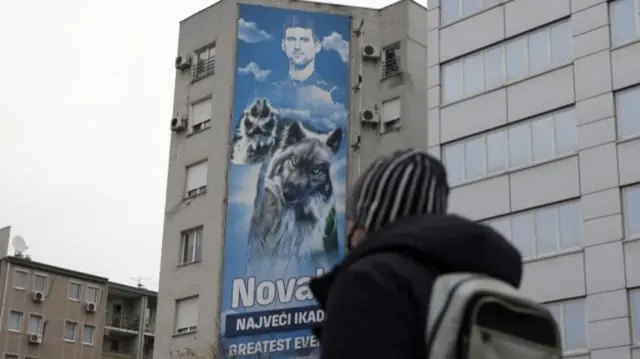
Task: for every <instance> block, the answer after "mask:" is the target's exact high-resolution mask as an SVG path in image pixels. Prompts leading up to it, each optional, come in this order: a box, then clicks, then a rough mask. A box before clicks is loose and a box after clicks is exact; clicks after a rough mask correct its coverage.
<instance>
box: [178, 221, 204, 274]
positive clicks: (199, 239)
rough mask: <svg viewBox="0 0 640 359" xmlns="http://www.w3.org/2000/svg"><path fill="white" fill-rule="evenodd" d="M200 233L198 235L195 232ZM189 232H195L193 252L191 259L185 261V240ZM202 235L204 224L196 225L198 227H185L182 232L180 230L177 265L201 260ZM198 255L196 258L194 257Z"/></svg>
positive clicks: (188, 236)
mask: <svg viewBox="0 0 640 359" xmlns="http://www.w3.org/2000/svg"><path fill="white" fill-rule="evenodd" d="M198 233H199V234H200V235H199V237H198V235H197V234H198ZM191 234H196V235H195V243H194V244H193V253H192V256H191V257H192V258H193V259H192V260H189V261H185V260H184V258H185V254H186V253H185V252H186V251H187V248H188V246H187V241H188V239H189V238H191V237H190V235H191ZM203 237H204V226H198V227H193V228H189V229H186V230H184V231H182V232H180V259H179V261H178V265H179V266H186V265H189V264H195V263H198V262H200V261H201V260H202V243H203V240H202V238H203ZM197 251H199V252H200V253H199V254H198V253H197ZM197 256H198V257H200V258H198V259H196V257H197Z"/></svg>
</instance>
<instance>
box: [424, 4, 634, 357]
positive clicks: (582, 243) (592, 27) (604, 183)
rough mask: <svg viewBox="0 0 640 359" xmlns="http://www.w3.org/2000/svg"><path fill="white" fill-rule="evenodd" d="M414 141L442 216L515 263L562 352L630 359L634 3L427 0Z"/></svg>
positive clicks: (632, 342) (632, 323) (524, 288)
mask: <svg viewBox="0 0 640 359" xmlns="http://www.w3.org/2000/svg"><path fill="white" fill-rule="evenodd" d="M428 5H429V6H428V7H429V10H428V22H427V23H428V27H429V29H428V35H427V37H428V41H427V43H428V45H429V46H428V51H427V52H428V66H429V68H428V72H427V78H428V83H429V84H428V97H427V101H428V107H429V111H428V115H427V117H428V131H427V137H428V145H429V150H430V152H431V153H433V154H434V155H436V156H440V157H441V158H442V160H443V161H444V162H445V164H446V167H447V169H448V171H449V179H450V181H451V185H452V186H453V190H452V194H451V196H452V198H451V210H452V211H454V212H457V213H460V214H463V215H466V216H468V217H470V218H473V219H474V220H478V221H482V222H485V223H488V224H490V225H492V226H494V228H496V229H497V230H499V231H500V232H502V233H503V234H504V235H505V236H507V237H508V238H509V239H510V240H511V241H513V243H514V244H515V245H516V246H517V247H518V248H519V249H520V251H521V252H522V254H523V256H524V257H525V259H526V264H525V270H524V282H523V290H524V292H526V293H527V294H529V295H531V296H533V297H534V298H536V299H537V300H539V301H541V302H544V303H548V305H549V306H550V308H552V310H553V311H554V313H556V316H557V319H558V321H559V323H560V324H561V327H562V331H563V335H564V346H565V352H566V355H567V356H574V357H576V358H589V357H591V358H606V359H618V358H620V359H628V358H640V351H638V349H637V345H638V344H639V343H640V321H639V317H638V313H639V311H638V309H639V306H640V292H639V291H638V289H637V288H639V287H640V267H639V266H640V260H639V259H640V242H638V241H637V239H638V238H640V237H639V236H640V165H639V163H640V162H638V158H639V156H640V42H638V41H639V40H640V30H639V29H640V27H639V25H638V14H639V12H640V7H639V3H638V1H637V0H612V1H605V0H512V1H504V0H476V1H470V0H429V4H428Z"/></svg>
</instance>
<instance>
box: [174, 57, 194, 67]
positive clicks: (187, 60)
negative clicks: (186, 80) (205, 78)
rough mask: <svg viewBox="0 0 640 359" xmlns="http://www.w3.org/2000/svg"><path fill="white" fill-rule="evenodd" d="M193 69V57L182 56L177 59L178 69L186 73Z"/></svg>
mask: <svg viewBox="0 0 640 359" xmlns="http://www.w3.org/2000/svg"><path fill="white" fill-rule="evenodd" d="M189 67H191V56H189V55H180V56H177V57H176V69H177V70H180V71H184V70H186V69H188V68H189Z"/></svg>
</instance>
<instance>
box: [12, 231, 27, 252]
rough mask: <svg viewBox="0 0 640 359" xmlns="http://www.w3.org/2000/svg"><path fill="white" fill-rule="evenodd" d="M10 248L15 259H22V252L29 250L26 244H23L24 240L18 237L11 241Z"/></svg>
mask: <svg viewBox="0 0 640 359" xmlns="http://www.w3.org/2000/svg"><path fill="white" fill-rule="evenodd" d="M11 246H12V247H13V249H14V250H15V254H14V255H15V256H16V257H22V256H23V254H24V252H25V251H26V250H27V249H29V247H28V246H27V242H25V240H24V238H22V237H20V236H15V237H13V239H11Z"/></svg>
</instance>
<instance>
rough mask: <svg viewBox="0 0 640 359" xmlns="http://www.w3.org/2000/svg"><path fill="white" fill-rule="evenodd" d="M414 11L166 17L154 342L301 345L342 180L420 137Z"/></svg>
mask: <svg viewBox="0 0 640 359" xmlns="http://www.w3.org/2000/svg"><path fill="white" fill-rule="evenodd" d="M426 18H427V14H426V9H425V8H424V7H422V6H420V5H419V4H417V3H414V2H412V1H408V0H403V1H399V2H397V3H394V4H392V5H390V6H388V7H385V8H383V9H368V8H353V7H346V6H338V5H329V4H322V3H311V2H303V1H286V0H271V1H255V0H254V1H242V2H240V1H235V0H222V1H220V2H218V3H216V4H215V5H213V6H211V7H209V8H206V9H204V10H202V11H200V12H198V13H196V14H194V15H193V16H191V17H189V18H187V19H186V20H184V21H182V22H181V24H180V35H179V44H178V52H177V58H176V64H175V65H176V69H177V70H176V71H177V72H176V80H175V81H176V82H175V95H174V107H173V116H174V118H173V119H172V120H171V129H172V131H173V134H172V137H171V149H170V157H169V173H168V180H167V197H166V198H167V200H166V209H165V226H164V237H163V243H162V260H161V273H160V286H159V302H158V313H160V315H159V316H158V320H157V332H156V337H157V338H156V341H155V353H156V356H157V357H160V358H168V357H170V356H171V355H176V354H175V353H176V352H177V351H179V350H194V351H195V352H197V353H199V354H200V355H204V354H206V352H208V351H209V350H211V349H212V348H211V346H216V347H215V348H213V349H214V350H216V351H218V352H219V353H220V354H221V355H222V356H221V357H234V356H235V357H245V358H249V357H257V356H258V355H260V354H268V355H270V357H271V358H292V357H306V356H308V355H313V354H314V353H315V352H316V348H317V346H318V343H317V340H315V338H313V337H312V336H311V334H310V331H309V329H308V328H309V326H310V325H311V324H312V323H314V322H317V321H320V320H322V313H321V312H319V311H317V308H315V306H314V302H313V300H311V297H310V294H309V293H308V290H306V286H305V284H306V282H307V281H308V279H309V277H310V276H315V275H316V274H318V273H321V272H323V271H327V270H329V268H330V267H331V266H332V265H333V264H335V263H336V262H337V261H338V260H339V259H340V258H341V256H342V255H343V254H344V247H345V245H344V242H345V238H344V237H345V235H346V233H345V232H346V230H345V220H344V207H345V193H346V189H347V187H348V186H349V183H350V182H352V180H353V179H354V178H355V177H356V176H357V175H358V174H359V173H360V170H361V168H364V167H365V166H367V165H368V164H370V163H371V162H372V160H373V159H374V158H376V157H377V156H379V155H382V154H385V153H389V152H391V151H392V150H394V149H397V148H404V147H406V146H416V147H421V148H425V149H426V148H427V138H426V131H427V122H426V118H425V116H426V112H427V105H426V101H425V100H426V98H427V93H426V89H427V77H426V73H427V66H426V62H425V58H426V55H427V50H426V41H427V25H426ZM347 158H348V161H347ZM274 318H275V319H274ZM171 353H174V354H171Z"/></svg>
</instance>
